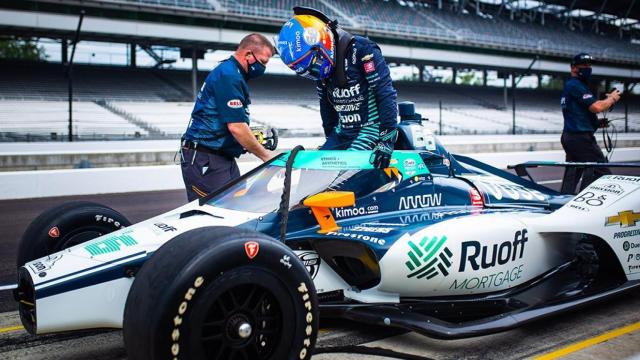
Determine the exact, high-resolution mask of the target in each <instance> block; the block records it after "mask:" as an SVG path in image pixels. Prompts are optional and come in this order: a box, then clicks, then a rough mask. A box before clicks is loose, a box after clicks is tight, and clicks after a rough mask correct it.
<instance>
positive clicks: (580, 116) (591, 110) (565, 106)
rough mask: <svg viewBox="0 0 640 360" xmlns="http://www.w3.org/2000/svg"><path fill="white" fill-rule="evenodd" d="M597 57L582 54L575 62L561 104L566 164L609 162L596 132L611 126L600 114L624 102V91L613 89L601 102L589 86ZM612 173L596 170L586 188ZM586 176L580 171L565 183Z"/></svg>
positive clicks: (586, 183) (603, 169)
mask: <svg viewBox="0 0 640 360" xmlns="http://www.w3.org/2000/svg"><path fill="white" fill-rule="evenodd" d="M592 62H593V58H592V57H591V56H590V55H589V54H585V53H580V54H578V55H576V56H574V57H573V60H572V61H571V77H570V78H569V79H568V80H567V81H565V83H564V89H563V90H562V97H561V99H560V105H561V106H562V116H563V117H564V127H563V130H562V136H561V138H560V142H561V143H562V148H563V149H564V151H565V153H566V161H571V162H599V163H606V162H607V158H606V157H605V156H604V154H603V153H602V150H601V149H600V147H599V146H598V143H597V142H596V138H595V136H594V133H595V132H596V130H598V128H600V127H606V126H608V125H607V124H606V121H600V120H598V117H597V116H596V114H597V113H600V112H603V111H606V110H609V109H610V108H611V107H612V106H613V104H615V103H616V102H618V100H620V92H619V91H618V90H613V91H611V92H610V93H608V94H606V99H604V100H597V99H596V98H595V96H594V95H593V93H592V92H591V90H589V87H588V84H589V79H590V78H591V71H592V68H591V64H592ZM606 174H611V171H610V170H609V169H608V168H603V167H600V168H595V169H594V170H593V176H592V177H590V178H586V177H585V178H583V179H582V185H581V187H582V188H585V187H586V186H587V185H589V184H590V183H592V182H593V181H595V180H596V179H597V178H599V177H600V176H602V175H606ZM581 175H582V170H581V169H578V171H577V172H576V175H575V176H576V178H575V179H574V178H569V175H568V173H565V180H564V181H572V182H574V181H575V182H576V183H577V179H579V178H580V176H581Z"/></svg>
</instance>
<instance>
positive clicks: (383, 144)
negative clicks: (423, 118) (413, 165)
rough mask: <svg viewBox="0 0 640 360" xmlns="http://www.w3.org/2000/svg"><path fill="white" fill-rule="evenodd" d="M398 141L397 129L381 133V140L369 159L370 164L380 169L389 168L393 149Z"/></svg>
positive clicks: (385, 130)
mask: <svg viewBox="0 0 640 360" xmlns="http://www.w3.org/2000/svg"><path fill="white" fill-rule="evenodd" d="M397 139H398V130H397V129H383V130H381V131H380V140H379V141H378V144H377V145H376V147H374V148H373V153H372V154H371V157H370V158H369V162H370V163H371V164H373V166H375V167H376V168H378V169H386V168H388V167H389V162H390V161H391V154H392V153H393V147H394V145H395V144H396V140H397Z"/></svg>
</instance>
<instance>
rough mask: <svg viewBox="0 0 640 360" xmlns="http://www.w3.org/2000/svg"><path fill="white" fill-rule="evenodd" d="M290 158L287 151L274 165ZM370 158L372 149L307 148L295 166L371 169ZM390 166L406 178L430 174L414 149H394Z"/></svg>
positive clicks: (295, 162) (299, 155)
mask: <svg viewBox="0 0 640 360" xmlns="http://www.w3.org/2000/svg"><path fill="white" fill-rule="evenodd" d="M288 158H289V154H288V153H287V154H285V155H284V156H282V157H281V158H280V159H278V160H276V161H274V162H273V163H272V165H274V166H281V167H284V166H285V164H286V162H287V159H288ZM370 158H371V151H345V150H305V151H300V152H299V153H298V155H296V159H295V161H294V163H293V167H294V168H295V169H311V170H370V169H373V168H374V167H373V165H371V163H370V162H369V159H370ZM390 167H393V168H397V169H398V171H400V173H401V174H402V175H403V176H404V177H405V178H406V177H411V176H419V175H428V174H429V169H428V168H427V166H426V165H425V163H424V161H423V160H422V158H421V157H420V153H418V152H414V151H394V152H393V155H392V157H391V164H390Z"/></svg>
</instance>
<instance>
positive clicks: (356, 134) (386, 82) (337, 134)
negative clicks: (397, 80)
mask: <svg viewBox="0 0 640 360" xmlns="http://www.w3.org/2000/svg"><path fill="white" fill-rule="evenodd" d="M344 54H345V55H344V64H343V65H342V66H345V71H344V73H345V75H346V86H340V84H339V79H337V77H336V76H332V77H330V78H328V79H326V80H324V81H322V80H319V81H318V82H317V84H316V89H317V91H318V96H319V97H320V115H321V116H322V127H323V128H324V134H325V136H326V137H327V139H326V142H325V143H324V145H322V147H321V149H337V150H345V149H348V150H371V149H373V148H374V147H375V146H376V145H377V144H378V143H379V142H380V141H381V139H382V138H383V136H384V135H385V134H388V133H390V132H393V131H394V130H395V129H396V128H397V118H398V113H397V112H398V110H397V105H396V90H395V89H394V87H393V84H392V83H391V76H390V73H389V68H388V67H387V64H386V63H385V60H384V57H383V56H382V53H381V51H380V48H379V47H378V46H377V45H376V44H375V43H374V42H372V41H371V40H369V39H367V38H364V37H361V36H354V37H353V41H351V43H350V44H349V46H348V47H347V49H345V53H344ZM338 59H339V58H338ZM336 66H341V65H340V64H339V61H338V62H337V64H336Z"/></svg>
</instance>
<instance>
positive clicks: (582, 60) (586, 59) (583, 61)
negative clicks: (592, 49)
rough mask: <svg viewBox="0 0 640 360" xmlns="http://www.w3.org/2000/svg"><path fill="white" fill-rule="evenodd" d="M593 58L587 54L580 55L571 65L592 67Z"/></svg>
mask: <svg viewBox="0 0 640 360" xmlns="http://www.w3.org/2000/svg"><path fill="white" fill-rule="evenodd" d="M592 62H593V57H592V56H591V55H589V54H587V53H580V54H578V55H576V56H574V57H573V60H571V65H591V63H592Z"/></svg>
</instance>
